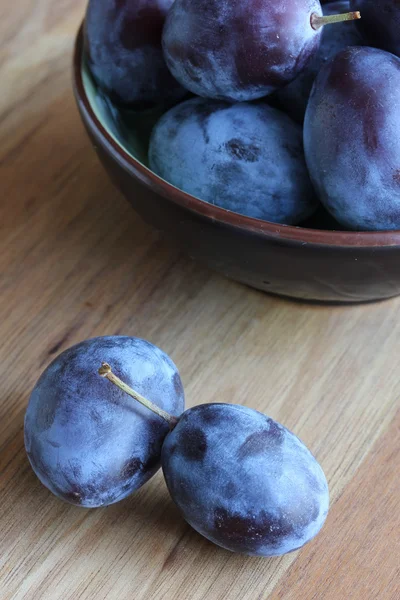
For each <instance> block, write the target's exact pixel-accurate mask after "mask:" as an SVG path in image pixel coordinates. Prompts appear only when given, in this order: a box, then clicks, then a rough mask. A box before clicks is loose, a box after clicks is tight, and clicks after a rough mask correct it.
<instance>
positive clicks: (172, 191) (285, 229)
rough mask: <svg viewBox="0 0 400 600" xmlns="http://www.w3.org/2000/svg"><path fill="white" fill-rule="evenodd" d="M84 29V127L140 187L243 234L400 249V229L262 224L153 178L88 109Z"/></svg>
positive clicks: (76, 56) (79, 86)
mask: <svg viewBox="0 0 400 600" xmlns="http://www.w3.org/2000/svg"><path fill="white" fill-rule="evenodd" d="M83 28H84V20H83V21H82V23H81V25H80V27H79V29H78V32H77V34H76V39H75V47H74V53H73V88H74V94H75V98H76V101H77V103H78V107H79V109H80V112H81V115H82V118H84V120H85V121H86V124H87V125H89V126H90V129H91V130H92V132H93V133H94V134H95V135H96V138H98V140H99V141H100V142H101V144H102V146H103V147H104V148H106V150H107V151H108V153H109V154H111V155H112V157H113V159H114V160H116V161H117V162H118V163H120V165H121V166H123V167H124V168H125V169H126V170H128V171H129V172H130V173H131V174H132V176H134V177H135V178H136V179H137V178H138V173H139V174H140V175H141V177H140V182H141V183H142V184H145V185H146V186H148V187H149V186H150V185H151V186H152V189H153V191H154V187H157V188H158V189H157V191H159V192H160V193H161V194H162V195H163V196H165V197H167V198H168V199H169V200H171V201H172V202H174V203H175V204H178V205H180V206H182V207H183V208H186V209H187V210H190V211H191V212H195V213H197V214H198V215H201V216H202V217H204V218H206V219H207V220H211V221H212V222H218V223H221V224H223V225H226V226H229V227H234V228H236V229H239V230H241V231H243V232H246V233H255V234H258V235H260V236H265V237H268V238H270V237H274V238H276V239H279V240H282V241H289V242H290V241H291V242H301V243H302V245H308V244H315V245H319V246H338V247H354V248H358V247H366V248H377V247H382V246H383V247H393V246H400V230H391V231H333V230H322V229H309V228H307V227H298V226H292V225H281V224H277V223H272V222H270V221H263V220H260V219H255V218H253V217H247V216H244V215H241V214H239V213H235V212H232V211H229V210H226V209H224V208H220V207H219V206H215V205H214V204H210V203H208V202H205V201H204V200H200V199H199V198H196V197H195V196H192V195H191V194H188V193H187V192H184V191H183V190H180V189H179V188H177V187H175V186H173V185H172V184H170V183H168V182H167V181H165V180H164V179H162V178H161V177H159V176H158V175H156V174H155V173H154V172H153V171H151V170H150V169H149V168H148V167H146V166H145V165H143V164H142V163H141V162H140V161H139V160H137V159H135V158H134V157H133V156H132V155H131V154H129V153H128V152H127V151H126V150H125V149H124V148H123V147H122V146H120V145H119V144H118V143H117V142H116V141H115V140H114V139H113V137H112V136H111V135H110V134H109V133H108V131H107V129H106V128H105V127H104V125H103V124H102V123H101V121H100V120H99V119H98V118H97V116H96V114H95V112H94V110H93V108H92V106H91V103H90V100H89V98H88V96H87V93H86V89H85V86H84V83H83V76H82V64H83V61H82V58H83ZM149 180H150V181H149Z"/></svg>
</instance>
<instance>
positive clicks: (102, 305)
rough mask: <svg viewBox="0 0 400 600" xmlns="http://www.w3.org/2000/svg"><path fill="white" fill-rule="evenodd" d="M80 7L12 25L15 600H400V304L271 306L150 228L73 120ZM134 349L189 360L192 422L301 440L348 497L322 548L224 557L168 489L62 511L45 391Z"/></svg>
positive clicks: (3, 443) (2, 530) (9, 593)
mask: <svg viewBox="0 0 400 600" xmlns="http://www.w3.org/2000/svg"><path fill="white" fill-rule="evenodd" d="M84 4H85V2H84V0H59V1H58V2H52V1H51V0H35V1H34V0H30V1H29V2H28V3H27V2H13V3H11V4H8V5H7V10H6V8H5V7H6V3H5V2H3V7H2V13H3V14H2V18H1V19H0V40H1V41H0V44H1V46H0V61H1V78H0V81H1V94H0V119H1V129H0V136H1V146H0V168H1V175H0V182H1V191H2V202H1V206H0V211H1V217H0V231H1V235H0V244H1V252H0V265H1V266H0V273H1V280H0V290H1V293H0V307H1V316H2V318H1V323H0V332H1V366H2V368H1V371H2V376H1V377H2V381H1V387H0V473H1V513H0V519H1V526H0V546H1V547H0V580H1V583H0V598H1V599H2V600H10V599H13V600H23V599H26V600H39V599H41V600H78V599H79V600H80V599H85V600H86V599H90V600H94V599H96V600H102V599H107V600H128V599H129V600H131V599H134V600H142V599H143V600H161V599H170V600H175V599H180V600H187V599H190V600H203V599H204V600H217V599H221V600H226V599H228V600H236V599H237V600H257V599H259V600H261V599H265V598H271V599H273V600H276V599H278V598H279V599H280V598H284V599H285V600H286V599H293V600H308V599H310V600H311V599H316V600H325V599H329V600H333V599H335V600H343V599H345V600H347V599H348V598H352V599H353V598H354V599H357V600H358V599H361V600H372V599H375V598H376V599H379V600H384V599H393V600H399V598H400V577H399V575H400V572H399V562H400V485H399V479H400V474H399V473H400V466H399V465H400V436H399V433H400V411H399V396H400V374H399V371H400V368H399V364H400V361H399V348H400V341H399V340H400V300H391V301H388V302H384V303H379V304H370V305H364V306H358V307H357V306H355V307H340V306H337V307H331V306H315V305H307V304H301V303H292V302H290V301H286V300H280V299H277V298H272V297H269V296H267V295H264V294H262V293H259V292H256V291H252V290H251V289H248V288H246V287H244V286H241V285H238V284H235V283H232V282H230V281H227V280H225V279H223V278H221V277H220V276H218V275H215V274H213V273H211V272H209V271H207V270H205V269H203V268H202V267H200V266H198V265H197V264H194V263H192V262H191V261H190V260H188V259H187V258H186V257H185V256H182V255H181V254H180V253H179V251H177V250H176V249H175V248H174V247H172V246H171V245H170V244H169V243H167V242H165V241H163V239H161V238H160V237H159V236H158V234H156V233H154V232H153V231H151V230H150V229H149V228H148V227H147V226H146V225H144V224H143V223H142V222H141V221H140V220H139V218H138V217H137V216H136V215H135V214H134V213H133V211H132V210H131V209H130V208H129V206H128V205H127V203H126V202H125V201H124V200H123V198H121V197H120V195H119V194H118V193H117V192H115V190H114V189H113V187H112V185H111V183H110V182H109V181H108V179H107V177H106V175H105V174H104V172H103V170H102V168H101V167H100V165H99V163H98V161H97V158H96V156H95V153H94V152H93V151H92V149H91V147H90V143H89V141H88V139H87V137H86V134H85V133H84V131H83V128H82V125H81V123H80V121H79V117H78V114H77V111H76V109H75V106H74V100H73V98H72V94H71V89H70V87H71V86H70V58H71V48H72V44H73V38H74V32H75V31H76V29H77V27H78V24H79V22H80V20H81V18H82V15H83V11H84ZM399 268H400V265H399ZM118 333H124V334H128V335H136V336H140V337H144V338H147V339H149V340H151V341H152V342H153V343H155V344H157V345H159V346H161V347H162V348H163V349H164V350H165V351H166V352H168V353H169V354H170V355H171V356H172V357H173V359H174V361H175V362H176V363H177V364H178V365H179V368H180V371H181V374H182V378H183V381H184V384H185V387H186V394H187V399H188V404H189V405H193V404H198V403H200V402H208V401H232V402H237V403H244V404H247V405H249V406H253V407H255V408H258V409H260V410H262V411H264V412H267V413H268V414H269V415H270V416H272V417H274V418H275V419H277V420H279V421H281V422H282V423H284V424H285V425H287V426H288V427H289V428H290V429H292V430H293V431H295V432H296V433H297V434H298V435H299V436H300V437H301V438H302V439H303V440H304V441H305V443H306V444H307V445H308V446H309V447H310V448H311V450H312V451H313V452H314V453H315V454H316V456H317V457H318V459H319V461H320V462H321V464H322V466H323V468H324V469H325V471H326V474H327V477H328V480H329V484H330V489H331V495H332V506H331V511H330V514H329V517H328V520H327V523H326V526H325V527H324V529H323V531H322V533H321V534H320V535H319V536H318V537H317V538H316V539H315V540H314V541H313V542H311V543H310V544H309V545H308V546H307V547H306V548H305V549H304V550H302V551H300V552H298V553H295V554H291V555H288V556H286V557H283V558H279V559H255V558H248V557H242V556H239V555H233V554H230V553H228V552H225V551H223V550H220V549H218V548H217V547H214V546H213V545H212V544H211V543H209V542H207V541H206V540H204V539H203V538H201V537H200V536H199V535H198V534H197V533H195V532H194V531H192V530H191V529H190V527H189V526H188V525H186V524H185V522H184V521H183V520H182V519H181V518H180V516H179V514H178V513H177V510H176V509H175V508H174V506H173V504H172V501H171V500H170V499H169V497H168V495H167V490H166V487H165V484H164V482H163V479H162V476H161V473H159V474H158V475H157V476H156V477H155V478H154V479H153V480H152V481H151V482H150V483H148V484H147V485H146V486H145V487H144V488H143V489H142V490H141V491H139V492H138V493H137V494H135V495H134V496H132V497H131V498H129V499H128V500H126V501H124V502H121V503H119V504H116V505H113V506H111V507H109V508H105V509H97V510H91V511H89V510H84V509H79V508H75V507H73V506H69V505H67V504H64V503H62V502H61V501H59V500H57V499H56V498H54V497H52V496H51V494H50V493H49V492H48V491H47V490H46V489H45V488H44V487H43V486H42V485H41V484H40V483H39V481H38V480H37V479H36V477H35V475H34V474H33V472H32V470H31V468H30V466H29V464H28V461H27V458H26V455H25V451H24V446H23V416H24V411H25V407H26V404H27V400H28V397H29V393H30V390H31V389H32V386H33V385H34V383H35V381H36V379H37V377H38V376H39V374H40V373H41V371H42V370H43V369H44V367H45V366H46V365H47V364H48V363H49V362H50V360H51V359H52V358H53V357H54V356H55V355H56V354H57V353H58V352H60V351H61V350H63V349H65V348H66V347H68V346H70V345H71V344H73V343H75V342H77V341H79V340H82V339H84V338H87V337H90V336H95V335H102V334H118Z"/></svg>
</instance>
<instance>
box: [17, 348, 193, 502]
mask: <svg viewBox="0 0 400 600" xmlns="http://www.w3.org/2000/svg"><path fill="white" fill-rule="evenodd" d="M103 360H108V361H111V362H112V363H113V365H114V368H115V369H116V371H117V372H118V373H120V374H121V376H122V377H123V378H124V380H125V381H126V382H127V383H128V384H129V385H130V386H133V387H134V388H135V389H136V390H138V392H140V393H143V394H146V395H147V396H148V398H150V399H151V400H152V401H153V402H154V403H156V404H157V405H158V406H159V407H160V408H161V409H164V410H167V411H168V412H169V413H172V415H176V416H178V415H180V413H181V412H182V411H183V410H184V393H183V388H182V383H181V379H180V376H179V373H178V371H177V369H176V367H175V365H174V364H173V362H172V361H171V359H170V358H169V357H168V356H167V355H166V354H165V353H164V352H162V351H161V350H160V349H159V348H157V347H156V346H153V345H152V344H150V343H149V342H146V341H145V340H141V339H138V338H132V337H125V336H108V337H99V338H93V339H90V340H86V341H84V342H82V343H80V344H77V345H76V346H73V347H72V348H69V349H68V350H66V351H65V352H63V353H62V354H60V355H59V356H58V357H57V358H56V359H55V360H54V361H53V362H52V363H51V364H50V365H49V366H48V367H47V369H46V370H45V371H44V373H43V374H42V375H41V377H40V378H39V380H38V382H37V384H36V386H35V388H34V390H33V392H32V395H31V397H30V400H29V405H28V408H27V411H26V416H25V447H26V451H27V454H28V457H29V460H30V463H31V465H32V468H33V470H34V471H35V473H36V475H37V476H38V478H39V479H40V481H41V482H42V483H43V484H44V485H45V486H46V487H48V488H49V490H50V491H51V492H53V493H54V494H55V495H56V496H58V497H60V498H62V499H63V500H66V501H67V502H70V503H72V504H76V505H78V506H84V507H97V506H104V505H107V504H112V503H114V502H117V501H119V500H122V499H123V498H125V497H126V496H128V495H129V494H131V493H132V492H133V491H135V490H137V489H138V488H139V487H140V486H142V485H143V484H144V483H145V482H146V481H147V480H148V479H149V478H150V477H151V476H152V475H153V474H154V473H155V472H156V471H157V470H158V469H159V467H160V460H161V446H162V443H163V440H164V438H165V436H166V435H167V433H168V431H169V426H168V423H167V422H166V421H165V420H164V419H162V418H160V417H159V416H157V415H155V414H154V413H153V412H151V411H149V410H148V409H147V408H145V407H143V406H141V405H140V404H138V403H135V402H134V403H132V401H131V400H130V399H129V398H128V397H127V396H126V394H125V393H124V392H123V391H121V390H119V389H117V388H116V387H114V386H110V385H109V383H108V382H107V381H105V380H103V379H100V378H99V376H98V374H97V370H98V366H99V363H100V362H101V361H103Z"/></svg>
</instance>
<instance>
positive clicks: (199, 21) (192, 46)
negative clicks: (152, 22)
mask: <svg viewBox="0 0 400 600" xmlns="http://www.w3.org/2000/svg"><path fill="white" fill-rule="evenodd" d="M283 8H284V7H283V4H282V2H274V1H272V0H262V1H261V2H260V0H248V1H247V2H245V3H243V2H241V0H175V2H174V4H173V5H172V7H171V9H170V10H169V12H168V15H167V18H166V21H165V25H164V30H163V36H162V45H163V50H164V56H165V60H166V62H167V65H168V67H169V69H170V71H171V73H172V74H173V75H174V77H175V78H176V79H177V80H178V81H179V82H180V83H181V84H182V85H183V86H184V87H186V88H187V89H188V90H190V91H191V92H193V93H194V94H197V95H198V96H203V97H205V98H215V99H218V100H228V101H239V102H243V101H247V100H254V99H257V98H261V97H263V96H266V95H267V94H270V93H271V92H273V91H274V90H276V89H278V88H279V87H282V86H283V85H285V84H286V83H289V81H291V80H292V79H294V78H295V77H296V75H297V74H298V73H299V72H300V71H302V69H303V68H304V67H305V66H306V65H307V63H308V61H309V60H310V59H311V57H312V56H313V54H314V52H315V51H316V50H317V48H318V44H319V39H320V34H321V32H320V31H316V30H314V29H313V28H312V27H311V15H312V14H313V13H316V14H318V15H321V14H322V10H321V5H320V3H319V1H318V0H296V2H295V3H294V2H292V3H287V5H286V7H285V8H286V10H283Z"/></svg>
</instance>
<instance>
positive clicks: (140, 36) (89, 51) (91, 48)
mask: <svg viewBox="0 0 400 600" xmlns="http://www.w3.org/2000/svg"><path fill="white" fill-rule="evenodd" d="M172 2H173V0H134V1H132V0H90V1H89V5H88V8H87V13H86V18H85V27H84V34H85V35H84V37H85V52H86V56H87V60H88V63H89V66H90V69H91V72H92V74H93V76H94V78H95V80H96V81H97V83H98V85H99V86H100V87H101V88H102V89H103V90H104V91H105V92H107V94H108V95H109V96H110V98H111V99H112V101H113V102H115V103H116V104H119V105H121V106H124V107H128V108H133V109H138V110H139V109H144V108H150V107H152V106H154V105H157V104H159V103H163V102H169V101H174V100H176V99H180V98H182V97H183V96H184V95H185V93H186V91H185V90H183V88H182V87H181V86H180V85H179V84H178V83H177V82H176V81H175V80H174V78H173V77H172V75H171V73H170V72H169V70H168V68H167V66H166V64H165V61H164V58H163V54H162V49H161V34H162V28H163V25H164V21H165V15H166V13H167V11H168V9H169V8H170V6H171V4H172Z"/></svg>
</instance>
